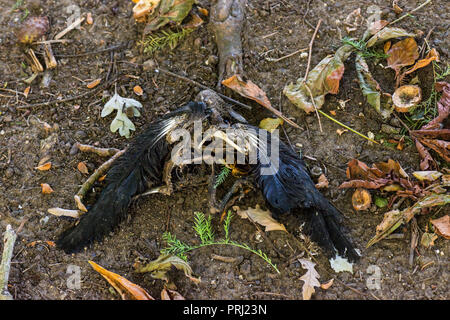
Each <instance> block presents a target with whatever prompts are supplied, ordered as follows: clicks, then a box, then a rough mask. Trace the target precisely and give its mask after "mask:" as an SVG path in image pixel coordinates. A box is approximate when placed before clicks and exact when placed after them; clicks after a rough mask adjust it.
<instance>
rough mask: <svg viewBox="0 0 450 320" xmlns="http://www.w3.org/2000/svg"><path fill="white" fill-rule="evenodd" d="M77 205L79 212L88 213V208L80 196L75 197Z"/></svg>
mask: <svg viewBox="0 0 450 320" xmlns="http://www.w3.org/2000/svg"><path fill="white" fill-rule="evenodd" d="M73 198H74V200H75V203H76V204H77V208H78V210H81V211H83V212H88V210H87V209H86V206H85V205H84V204H83V202H82V201H81V198H80V196H78V195H75V196H74V197H73Z"/></svg>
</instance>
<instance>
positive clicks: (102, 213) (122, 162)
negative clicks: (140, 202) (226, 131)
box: [56, 103, 205, 253]
mask: <svg viewBox="0 0 450 320" xmlns="http://www.w3.org/2000/svg"><path fill="white" fill-rule="evenodd" d="M204 112H205V105H204V104H203V103H189V104H188V105H186V106H185V107H183V108H180V109H178V110H176V111H174V112H172V113H170V114H168V115H166V116H164V117H162V118H161V119H159V120H157V121H155V122H153V123H151V124H150V125H149V126H148V128H147V129H146V130H145V131H144V132H143V133H142V134H140V135H139V136H137V137H136V138H135V139H134V140H133V141H132V142H131V144H130V145H129V147H128V148H127V151H126V152H125V153H124V154H123V155H122V156H121V157H119V158H118V159H117V160H116V161H115V162H114V164H113V166H112V167H111V169H110V170H109V172H108V174H107V176H106V179H105V180H106V187H105V188H104V189H103V191H102V192H101V194H100V196H99V198H98V200H97V202H96V203H95V204H94V205H93V207H92V208H91V210H89V212H87V213H86V214H84V215H83V216H82V218H81V219H80V221H79V223H78V224H77V225H76V226H74V227H72V228H70V229H68V230H66V231H65V232H63V233H62V234H61V236H60V238H59V239H58V240H57V241H56V245H57V246H58V247H59V248H61V249H63V250H64V251H66V252H67V253H71V252H77V251H79V250H81V249H82V248H83V247H84V246H87V245H89V244H90V243H91V242H92V241H94V240H101V239H102V238H103V237H104V236H105V235H106V234H107V233H109V232H110V231H112V230H113V229H114V227H116V226H117V225H118V224H119V223H120V222H121V221H122V220H123V218H124V217H125V216H126V214H127V210H128V207H129V205H130V203H131V199H132V198H133V196H134V195H137V194H140V193H143V192H144V191H145V190H147V189H148V188H151V187H154V186H158V185H161V184H162V173H163V168H164V164H165V162H166V160H167V159H168V157H169V156H170V148H169V145H168V143H167V141H166V139H165V137H164V136H163V133H167V132H166V131H167V130H166V129H167V128H168V126H176V125H180V124H181V123H176V121H181V119H182V118H180V117H178V116H180V115H183V114H189V117H190V120H194V119H196V118H198V117H201V116H202V115H203V114H204Z"/></svg>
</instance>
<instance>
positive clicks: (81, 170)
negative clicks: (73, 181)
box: [77, 162, 89, 174]
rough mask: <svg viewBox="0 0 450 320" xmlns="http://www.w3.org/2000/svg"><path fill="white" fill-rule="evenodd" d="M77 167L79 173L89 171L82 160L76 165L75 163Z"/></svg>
mask: <svg viewBox="0 0 450 320" xmlns="http://www.w3.org/2000/svg"><path fill="white" fill-rule="evenodd" d="M77 169H78V171H80V172H81V173H84V174H88V173H89V170H88V168H87V167H86V164H85V163H84V162H79V163H78V165H77Z"/></svg>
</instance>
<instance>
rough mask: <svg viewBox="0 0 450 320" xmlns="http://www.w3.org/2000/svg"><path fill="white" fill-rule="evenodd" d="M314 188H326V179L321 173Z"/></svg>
mask: <svg viewBox="0 0 450 320" xmlns="http://www.w3.org/2000/svg"><path fill="white" fill-rule="evenodd" d="M316 188H317V189H324V188H328V179H327V177H326V176H325V175H324V174H323V173H322V174H321V175H320V177H319V179H318V181H317V184H316Z"/></svg>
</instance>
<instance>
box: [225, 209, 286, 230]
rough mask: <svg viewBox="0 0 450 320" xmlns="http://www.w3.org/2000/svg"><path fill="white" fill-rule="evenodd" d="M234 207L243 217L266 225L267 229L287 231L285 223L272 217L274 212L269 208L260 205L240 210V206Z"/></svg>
mask: <svg viewBox="0 0 450 320" xmlns="http://www.w3.org/2000/svg"><path fill="white" fill-rule="evenodd" d="M233 209H234V210H235V211H236V212H237V214H238V215H239V216H240V217H241V218H243V219H250V220H251V221H254V222H256V223H259V224H260V225H262V226H264V227H266V229H265V231H274V230H281V231H285V232H287V230H286V228H285V227H284V225H282V224H281V223H279V222H277V221H276V220H275V219H274V218H272V213H271V212H270V211H269V210H262V209H261V208H260V206H259V205H256V207H255V208H248V209H247V210H240V208H239V207H238V206H234V207H233Z"/></svg>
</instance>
